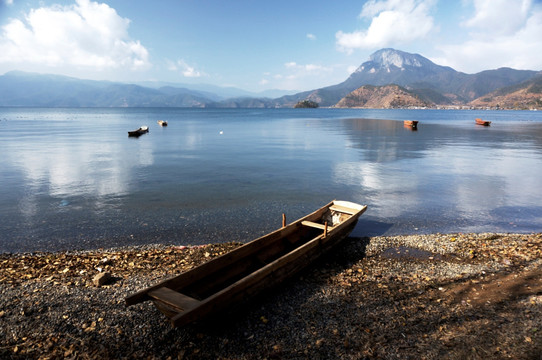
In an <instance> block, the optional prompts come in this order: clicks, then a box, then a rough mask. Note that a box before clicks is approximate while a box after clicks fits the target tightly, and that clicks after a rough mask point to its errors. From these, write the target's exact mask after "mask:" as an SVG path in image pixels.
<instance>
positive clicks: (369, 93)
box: [335, 85, 430, 109]
mask: <svg viewBox="0 0 542 360" xmlns="http://www.w3.org/2000/svg"><path fill="white" fill-rule="evenodd" d="M429 105H430V104H429V103H427V102H425V101H423V100H421V99H420V98H419V97H418V95H416V94H415V93H412V92H410V91H408V90H407V89H405V88H403V87H401V86H399V85H384V86H373V85H364V86H362V87H360V88H358V89H356V90H354V91H352V92H351V93H350V94H348V95H346V96H345V97H344V98H342V99H341V100H340V101H339V102H338V103H337V104H336V105H335V107H340V108H344V107H347V108H351V107H357V108H372V109H374V108H380V109H395V108H410V107H426V106H429Z"/></svg>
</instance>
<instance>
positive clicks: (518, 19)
mask: <svg viewBox="0 0 542 360" xmlns="http://www.w3.org/2000/svg"><path fill="white" fill-rule="evenodd" d="M473 4H474V9H475V13H474V16H473V17H472V18H470V19H468V20H467V21H465V22H464V23H463V25H464V26H467V27H470V28H475V29H481V30H483V32H484V33H490V34H492V35H510V34H513V33H515V32H517V31H518V30H520V29H521V28H522V27H523V25H524V24H525V21H526V20H527V17H528V15H529V10H530V8H531V0H512V1H510V0H474V2H473Z"/></svg>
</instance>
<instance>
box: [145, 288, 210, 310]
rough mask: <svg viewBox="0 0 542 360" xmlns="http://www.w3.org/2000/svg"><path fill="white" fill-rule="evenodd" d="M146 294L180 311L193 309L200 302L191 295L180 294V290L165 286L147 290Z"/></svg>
mask: <svg viewBox="0 0 542 360" xmlns="http://www.w3.org/2000/svg"><path fill="white" fill-rule="evenodd" d="M148 295H149V296H150V297H151V298H153V299H156V300H159V301H161V302H163V303H165V304H167V305H170V306H173V307H174V308H176V309H179V310H182V311H188V310H190V309H193V308H195V307H197V306H198V305H199V303H200V301H199V300H197V299H194V298H193V297H190V296H187V295H184V294H181V293H180V292H177V291H175V290H171V289H170V288H167V287H165V286H164V287H159V288H158V289H155V290H152V291H149V292H148Z"/></svg>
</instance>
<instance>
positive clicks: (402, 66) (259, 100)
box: [0, 49, 542, 109]
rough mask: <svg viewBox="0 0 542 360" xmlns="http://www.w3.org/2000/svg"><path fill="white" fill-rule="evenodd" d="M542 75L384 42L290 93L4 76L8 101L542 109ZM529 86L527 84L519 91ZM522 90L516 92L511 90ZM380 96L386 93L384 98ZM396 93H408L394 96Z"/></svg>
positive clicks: (1, 89)
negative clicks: (344, 69)
mask: <svg viewBox="0 0 542 360" xmlns="http://www.w3.org/2000/svg"><path fill="white" fill-rule="evenodd" d="M537 74H538V73H537V72H536V71H532V70H515V69H510V68H500V69H496V70H486V71H482V72H479V73H476V74H465V73H462V72H458V71H456V70H454V69H452V68H451V67H448V66H441V65H437V64H435V63H433V62H432V61H431V60H429V59H427V58H425V57H423V56H421V55H419V54H410V53H407V52H404V51H400V50H395V49H382V50H379V51H376V52H375V53H373V54H372V55H371V56H370V57H369V60H368V61H366V62H364V63H362V64H361V65H360V66H359V67H358V69H357V70H356V71H354V72H353V73H352V74H351V75H350V76H349V77H348V78H347V79H346V80H345V81H343V82H341V83H339V84H337V85H333V86H327V87H323V88H320V89H315V90H310V91H304V92H300V93H296V94H287V95H284V96H280V97H276V98H273V96H278V95H279V94H281V95H282V94H284V92H281V91H278V90H277V91H274V90H273V91H269V92H267V93H258V94H254V93H249V92H245V91H243V90H240V89H236V88H220V87H217V86H212V85H182V84H173V83H163V82H145V83H140V84H124V83H115V82H109V81H91V80H81V79H76V78H71V77H67V76H58V75H42V74H31V73H24V72H18V71H12V72H9V73H6V74H4V75H2V76H0V106H45V107H63V106H65V107H202V108H203V107H206V108H245V107H247V108H275V107H292V108H293V107H294V106H295V105H296V104H297V103H299V102H300V101H304V100H308V101H313V102H315V103H317V104H318V105H319V106H321V107H325V106H341V107H343V106H356V107H358V106H363V107H372V106H375V107H388V106H395V105H392V103H393V104H396V105H397V104H399V103H401V102H404V104H405V105H404V106H424V105H414V104H426V105H425V106H430V107H431V106H432V107H436V106H476V107H486V106H489V107H495V106H496V104H497V102H499V104H500V105H499V106H500V107H503V106H505V104H506V106H507V107H508V106H512V107H514V106H515V107H516V108H519V107H521V108H531V107H533V108H538V109H542V107H541V106H540V105H539V102H538V101H537V100H536V99H537V98H536V96H537V95H536V94H538V93H537V92H536V89H538V87H537V86H538V85H536V84H537V83H538V82H537V81H538V80H536V79H535V77H537ZM531 80H532V81H534V83H531V82H530V81H531ZM369 85H370V86H373V88H370V87H367V86H369ZM387 85H397V86H399V87H400V89H398V88H397V87H395V88H388V87H386V86H387ZM515 86H519V88H515ZM362 87H363V88H362ZM379 87H383V88H379ZM523 87H526V88H525V91H519V90H518V89H521V88H523ZM360 88H362V89H361V90H359V91H357V92H355V93H354V94H351V93H352V92H353V91H355V90H357V89H360ZM514 89H516V90H514ZM497 91H505V92H506V94H508V95H506V94H505V93H499V92H497ZM514 91H515V95H511V93H510V94H509V92H514ZM392 93H393V95H390V94H392ZM505 95H506V96H508V98H509V99H508V100H506V101H505V100H504V96H505ZM378 96H381V97H382V98H381V99H376V97H378ZM390 96H391V97H395V98H397V99H402V100H401V102H397V101H395V102H393V101H392V100H390ZM345 97H346V99H345V100H344V101H343V100H342V99H343V98H345ZM356 97H357V100H354V99H356ZM512 97H513V100H512ZM363 101H365V103H364V104H363V105H360V104H361V103H363ZM408 104H411V105H408ZM514 104H516V105H514ZM398 106H403V105H398Z"/></svg>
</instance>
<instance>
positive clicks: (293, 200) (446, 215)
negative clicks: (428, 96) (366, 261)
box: [0, 108, 542, 252]
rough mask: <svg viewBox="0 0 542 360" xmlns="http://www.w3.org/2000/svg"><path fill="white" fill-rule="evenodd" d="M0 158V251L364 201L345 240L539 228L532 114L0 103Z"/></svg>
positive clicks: (129, 240)
mask: <svg viewBox="0 0 542 360" xmlns="http://www.w3.org/2000/svg"><path fill="white" fill-rule="evenodd" d="M476 117H481V118H483V119H486V120H490V121H492V124H491V126H490V127H483V126H477V125H475V124H474V118H476ZM157 120H166V121H168V124H169V125H168V126H167V127H160V126H159V125H158V124H157ZM403 120H418V121H419V125H418V130H417V131H412V130H410V129H409V128H405V127H404V126H403ZM141 125H147V126H149V128H150V132H149V133H148V134H144V135H142V136H140V137H138V138H130V137H128V133H127V132H128V131H129V130H134V129H136V128H138V127H139V126H141ZM0 154H1V155H2V160H1V162H0V187H1V189H2V192H0V217H1V222H0V252H19V251H54V250H68V249H90V248H100V247H113V246H124V245H136V244H145V243H176V244H192V245H197V244H206V243H217V242H227V241H242V242H245V241H249V240H251V239H253V238H255V237H257V236H260V235H263V234H265V233H267V232H269V231H271V230H273V229H275V228H277V227H278V226H280V224H281V214H282V213H285V214H286V216H287V218H288V221H293V220H295V219H297V218H299V217H301V216H303V215H305V214H307V213H308V212H312V211H314V210H316V209H317V208H318V207H320V206H322V205H324V204H325V203H327V202H329V201H330V200H332V199H343V200H350V201H355V202H359V203H363V204H367V205H369V209H368V211H367V212H366V213H365V214H364V215H363V216H362V218H361V219H360V221H359V223H358V225H357V227H356V228H355V230H354V232H353V236H374V235H395V234H416V233H434V232H442V233H445V232H485V231H489V232H515V233H517V232H523V233H528V232H540V231H542V205H541V204H542V192H541V191H540V190H539V189H540V185H541V184H542V181H541V180H540V175H542V112H534V111H467V110H463V111H451V110H448V111H444V110H354V109H25V108H3V109H0Z"/></svg>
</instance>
